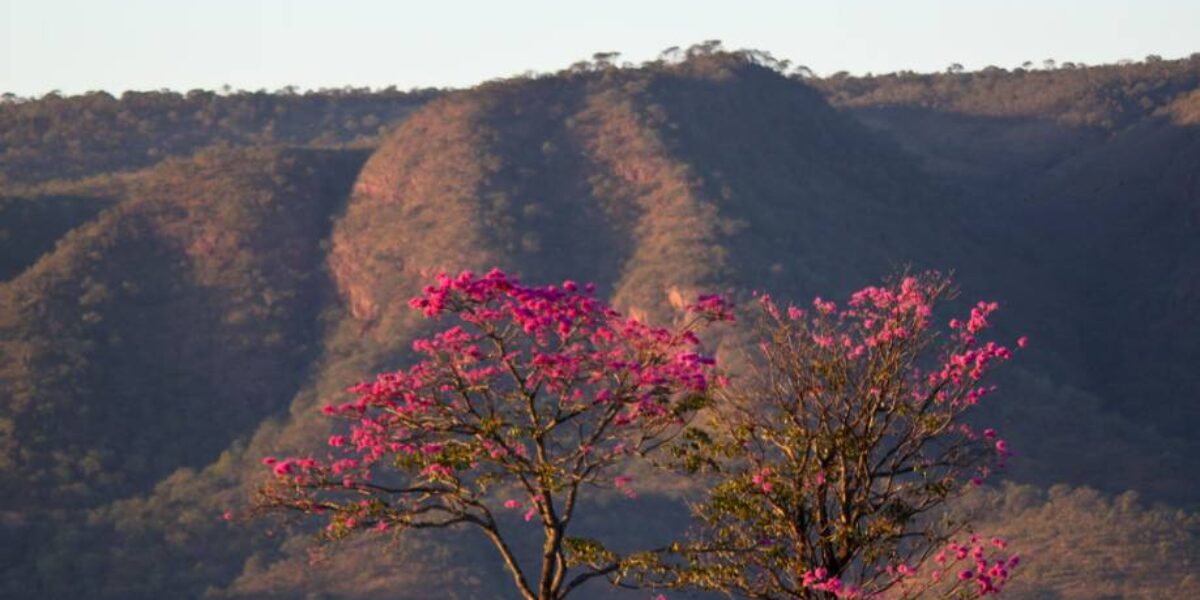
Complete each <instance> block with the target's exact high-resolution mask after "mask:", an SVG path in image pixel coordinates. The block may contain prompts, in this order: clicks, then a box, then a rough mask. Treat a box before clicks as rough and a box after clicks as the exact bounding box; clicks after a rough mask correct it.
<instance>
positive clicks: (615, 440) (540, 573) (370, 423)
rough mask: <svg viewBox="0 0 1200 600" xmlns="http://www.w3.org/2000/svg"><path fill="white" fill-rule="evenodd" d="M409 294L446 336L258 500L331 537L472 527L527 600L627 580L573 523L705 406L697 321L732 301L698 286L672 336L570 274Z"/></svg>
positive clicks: (469, 282)
mask: <svg viewBox="0 0 1200 600" xmlns="http://www.w3.org/2000/svg"><path fill="white" fill-rule="evenodd" d="M411 305H412V306H413V308H414V309H416V310H419V311H421V312H422V313H423V314H424V315H425V316H426V317H428V318H430V319H434V320H438V321H440V322H441V323H443V328H442V330H441V331H440V332H439V333H437V334H436V335H433V336H431V337H428V338H424V339H420V340H418V341H417V342H415V343H414V344H413V349H414V351H415V352H416V354H417V355H418V356H419V357H420V359H419V360H418V361H417V362H415V363H414V364H413V365H412V366H410V367H408V368H406V369H402V370H398V371H395V372H391V373H384V374H381V375H379V376H378V377H377V378H376V379H375V380H374V381H372V382H368V383H364V384H361V385H358V386H356V387H354V388H351V390H350V391H351V392H352V394H353V395H354V399H353V400H352V401H350V402H347V403H344V404H340V405H331V406H327V407H325V409H324V411H325V412H326V413H327V414H328V415H330V416H332V417H338V418H342V419H345V420H346V421H348V424H349V426H348V430H347V431H345V432H344V433H338V434H337V435H334V436H332V437H330V438H329V440H328V446H329V450H327V451H326V452H325V453H324V455H322V456H318V455H313V456H302V457H292V458H284V459H278V458H267V459H265V460H264V462H265V463H266V464H268V465H269V466H270V467H271V469H272V470H273V477H272V478H271V480H270V481H269V483H267V484H266V485H265V486H264V487H263V488H262V489H261V490H260V491H259V496H258V505H259V507H260V509H263V510H267V511H298V512H300V513H303V514H305V515H309V516H312V517H313V518H316V519H320V520H322V521H323V523H324V525H323V527H324V529H323V531H324V533H325V535H326V536H327V537H331V538H341V537H346V536H349V535H352V534H355V533H358V532H365V531H388V530H392V529H424V528H443V527H452V526H464V527H474V528H476V529H477V530H479V531H480V532H482V533H483V534H484V535H485V536H486V538H487V539H488V540H490V542H491V544H492V546H493V547H494V548H495V551H496V552H497V554H498V556H499V558H500V560H502V561H503V563H504V565H505V567H506V568H507V570H508V572H509V574H510V575H511V581H512V584H513V586H514V589H515V591H516V592H517V593H518V594H519V595H520V596H521V597H522V598H525V599H526V600H552V599H559V598H564V597H566V596H568V595H569V594H570V593H571V592H573V591H574V590H576V589H577V588H579V587H580V586H581V585H583V584H585V583H587V582H589V581H592V580H595V579H598V578H604V577H614V576H616V575H618V574H619V573H620V572H621V571H622V570H623V568H624V563H623V557H621V556H618V555H616V554H615V553H613V552H611V551H610V550H608V549H607V548H605V547H604V546H603V545H602V543H600V542H597V541H592V540H582V539H575V538H573V537H572V536H571V535H570V530H571V524H572V522H573V520H574V519H575V517H576V512H577V511H578V510H580V505H581V504H580V502H581V499H582V498H583V497H584V496H586V495H587V494H588V493H589V491H590V490H593V489H597V488H620V487H623V486H627V485H628V484H627V482H626V480H625V478H623V477H622V476H621V473H622V471H623V470H624V469H625V468H626V467H627V466H628V463H629V461H631V460H633V459H634V458H635V457H639V456H643V455H645V454H647V453H651V452H654V451H655V450H657V449H659V448H660V447H661V446H663V444H664V443H665V442H667V441H669V440H671V439H672V438H673V437H674V436H676V435H677V434H678V433H679V432H680V431H681V429H682V428H683V427H684V426H685V425H686V423H687V422H688V420H689V419H690V418H691V416H692V415H693V414H694V412H695V411H696V410H697V409H698V408H700V407H701V406H703V405H704V404H706V402H707V398H708V396H709V393H710V377H711V371H712V364H713V361H712V359H711V358H709V357H707V356H704V355H702V354H700V353H699V352H698V346H699V341H698V340H697V338H696V336H695V333H694V329H695V328H696V326H698V325H701V324H703V323H706V322H711V321H714V320H726V319H731V318H732V317H731V316H730V314H729V313H728V311H727V310H726V307H725V305H724V303H723V302H722V301H721V300H720V299H719V298H716V297H703V298H701V300H700V301H698V302H697V304H696V305H694V306H693V307H692V313H693V314H692V317H691V319H690V321H689V322H688V323H686V324H685V325H683V326H682V327H680V328H677V329H666V328H659V327H653V326H650V325H647V324H645V323H642V322H640V321H638V320H635V319H631V318H626V317H623V316H622V315H620V314H618V313H617V312H616V311H614V310H613V309H611V308H609V307H608V306H606V305H605V304H604V303H603V302H601V301H599V300H597V299H596V298H595V297H594V296H593V295H592V293H591V289H581V288H580V286H577V285H576V284H575V283H573V282H570V281H568V282H564V283H563V284H562V285H560V286H545V287H533V286H527V285H524V284H522V283H520V282H519V281H517V280H515V279H514V278H511V277H509V276H508V275H506V274H504V273H503V272H500V271H492V272H490V273H488V274H486V275H484V276H481V277H479V276H475V275H473V274H471V273H469V272H465V273H463V274H461V275H459V276H456V277H451V276H446V275H443V276H440V277H438V279H437V281H436V283H435V284H433V285H431V286H428V287H427V288H425V290H424V291H423V293H422V294H421V295H420V296H418V297H416V298H414V299H413V300H412V302H411ZM505 512H509V513H515V514H516V515H523V516H524V520H525V521H526V522H528V526H533V527H537V528H538V531H540V533H541V538H542V540H541V541H542V545H541V552H540V555H539V556H536V557H532V560H530V559H529V558H527V557H520V556H518V555H517V554H516V552H515V551H514V548H513V544H512V538H513V536H512V534H511V532H508V533H506V532H505V530H504V528H503V527H502V526H501V522H502V521H503V520H504V519H502V518H500V517H501V515H502V514H503V513H505ZM510 521H511V519H510ZM522 535H524V534H522Z"/></svg>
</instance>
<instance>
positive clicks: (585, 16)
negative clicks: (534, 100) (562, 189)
mask: <svg viewBox="0 0 1200 600" xmlns="http://www.w3.org/2000/svg"><path fill="white" fill-rule="evenodd" d="M711 38H718V39H721V40H724V41H725V45H726V47H730V48H740V47H749V48H757V49H762V50H768V51H770V52H772V53H773V54H775V55H776V56H777V57H780V58H788V59H791V60H793V61H794V62H796V63H799V64H805V65H808V66H809V67H811V68H812V69H813V70H815V71H816V72H817V73H819V74H828V73H832V72H835V71H840V70H847V71H850V72H852V73H864V72H868V71H870V72H876V73H880V72H889V71H896V70H901V69H912V70H917V71H930V70H942V69H944V68H945V67H946V66H947V65H948V64H950V63H952V62H959V63H962V64H963V65H964V66H966V67H967V68H968V69H977V68H982V67H984V66H987V65H989V64H995V65H998V66H1003V67H1013V66H1016V65H1019V64H1020V63H1021V62H1023V61H1025V60H1032V61H1034V62H1035V63H1039V64H1040V63H1041V61H1042V60H1043V59H1046V58H1054V59H1057V60H1058V61H1060V62H1062V61H1067V60H1071V61H1077V62H1078V61H1082V62H1085V63H1089V64H1096V63H1102V62H1113V61H1116V60H1119V59H1122V58H1131V59H1141V58H1142V57H1144V56H1145V55H1147V54H1152V53H1153V54H1160V55H1162V56H1164V57H1166V58H1177V57H1181V56H1187V55H1189V54H1191V53H1193V52H1197V51H1200V0H1139V1H1136V2H1134V1H1117V0H1040V1H1033V0H951V1H943V0H829V1H825V2H801V1H795V0H794V1H791V2H787V1H754V0H739V1H736V2H712V1H707V0H690V1H686V0H685V1H654V0H607V1H603V2H591V1H589V2H572V1H569V0H559V1H551V0H543V1H537V0H490V1H482V0H481V1H462V0H460V1H453V0H423V1H419V2H408V1H402V0H393V1H367V0H340V1H328V2H317V1H315V0H294V1H290V2H289V1H284V0H187V1H184V0H0V92H5V91H7V92H15V93H17V94H20V95H25V96H28V95H41V94H43V93H45V92H47V91H50V90H52V89H59V90H61V91H63V92H65V93H78V92H83V91H87V90H93V89H104V90H108V91H110V92H114V93H119V92H121V91H124V90H127V89H159V88H171V89H176V90H188V89H192V88H208V89H215V88H219V87H220V86H222V85H223V84H229V85H231V86H233V87H234V88H245V89H259V88H266V89H277V88H279V87H282V86H284V85H288V84H293V85H297V86H299V87H300V88H303V89H307V88H316V87H327V86H328V87H336V86H342V85H355V86H371V87H384V86H388V85H393V84H394V85H397V86H398V87H400V88H409V87H414V86H438V87H441V86H454V87H461V86H467V85H471V84H474V83H477V82H480V81H483V80H486V79H491V78H495V77H504V76H508V75H513V74H517V73H520V72H522V71H526V70H534V71H551V70H556V69H559V68H562V67H565V66H567V65H568V64H570V63H571V62H574V61H575V60H579V59H582V58H586V57H589V56H590V55H591V54H592V53H593V52H596V51H605V50H615V51H620V52H622V53H623V58H624V59H628V60H634V61H641V60H645V59H649V58H653V57H654V56H655V55H657V54H658V52H659V51H660V50H662V49H664V48H667V47H669V46H673V45H683V46H686V45H688V44H691V43H695V42H699V41H702V40H705V39H711Z"/></svg>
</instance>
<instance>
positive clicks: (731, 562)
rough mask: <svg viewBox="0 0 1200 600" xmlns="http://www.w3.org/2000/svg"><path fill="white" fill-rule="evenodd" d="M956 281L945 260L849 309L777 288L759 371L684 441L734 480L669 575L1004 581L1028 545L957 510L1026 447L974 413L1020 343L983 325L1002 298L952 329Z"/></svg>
mask: <svg viewBox="0 0 1200 600" xmlns="http://www.w3.org/2000/svg"><path fill="white" fill-rule="evenodd" d="M950 293H951V286H950V281H949V279H948V278H946V277H943V276H939V275H936V274H928V275H923V276H921V277H904V278H902V279H900V280H899V281H896V282H894V283H893V284H889V285H885V286H883V287H868V288H866V289H863V290H862V291H859V292H857V293H855V294H854V295H853V296H852V297H851V299H850V301H849V303H848V306H847V307H846V308H844V309H841V310H839V309H838V307H837V306H836V305H835V304H834V303H833V302H827V301H823V300H821V299H820V298H818V299H817V300H816V301H815V302H814V304H813V308H812V310H810V311H806V310H803V309H800V308H797V307H794V306H792V307H788V308H786V309H782V308H781V307H779V306H777V305H776V304H775V303H774V302H773V301H772V300H771V299H770V297H767V296H764V297H762V298H761V303H760V307H761V317H760V319H759V323H758V327H757V332H758V335H757V341H758V344H757V348H755V352H756V354H752V355H751V356H749V357H748V360H747V361H746V363H748V364H749V365H750V370H749V372H747V373H743V374H741V375H740V377H738V378H737V380H736V381H735V382H734V383H733V384H732V385H730V386H729V387H727V388H724V389H723V390H722V391H721V392H720V393H719V394H718V409H719V410H720V411H721V418H718V419H714V420H713V426H712V427H711V428H709V429H708V430H707V431H706V432H700V431H695V432H693V433H692V435H690V436H688V437H687V440H688V443H687V444H686V445H684V446H683V447H682V456H683V457H684V458H686V464H687V465H688V466H689V468H690V469H697V470H698V469H708V468H711V469H713V470H715V471H716V472H717V473H718V483H717V484H716V485H715V486H714V487H713V488H712V489H711V490H710V491H709V493H708V494H707V495H706V497H705V498H704V499H703V501H701V502H699V503H698V504H696V505H695V507H694V508H695V513H696V515H697V517H698V522H699V524H700V525H699V527H698V533H697V534H696V535H695V536H694V538H693V539H692V540H690V541H689V542H686V543H681V544H679V545H678V546H677V548H676V550H677V551H678V555H677V556H678V557H681V558H682V560H680V561H679V562H677V563H676V564H667V563H666V562H663V563H659V564H658V565H657V568H658V570H657V572H654V571H652V575H651V576H652V577H658V578H664V579H661V580H660V581H659V583H662V582H663V581H666V582H667V584H668V585H675V586H697V587H701V588H706V589H715V590H721V591H725V592H728V593H732V594H736V595H741V596H746V597H752V598H769V599H776V598H780V599H782V598H834V597H838V598H845V597H888V598H913V597H917V596H921V597H974V596H982V595H987V594H992V593H995V592H998V591H999V590H1000V589H1001V588H1002V587H1003V586H1004V583H1005V581H1006V579H1007V577H1008V574H1009V571H1010V570H1011V569H1012V568H1014V567H1015V566H1016V565H1017V563H1018V562H1019V559H1018V558H1017V557H1016V556H1015V555H1008V556H1006V555H1004V554H1003V551H1004V550H1005V546H1006V543H1005V542H1004V541H1003V540H1001V539H982V538H980V537H978V536H967V537H965V538H963V537H957V536H962V535H965V534H963V531H964V527H963V525H964V524H962V523H955V522H953V521H952V520H949V519H948V518H947V517H946V516H945V513H944V511H943V512H940V513H939V509H941V508H944V505H945V503H946V502H947V500H949V499H951V498H952V497H954V496H955V495H957V494H960V493H962V492H964V491H965V490H968V489H970V488H971V487H973V486H974V485H978V484H979V483H981V482H982V480H983V479H984V478H985V477H987V476H988V475H989V474H990V473H993V472H994V471H995V469H997V468H999V467H1002V466H1003V463H1004V461H1005V458H1006V457H1007V456H1008V455H1009V449H1008V446H1007V444H1006V443H1005V442H1004V441H1003V440H1001V439H998V438H997V436H996V432H995V431H994V430H992V429H984V430H982V431H977V430H976V429H975V428H973V427H972V426H970V425H968V424H967V423H966V422H965V421H964V416H965V415H966V413H967V412H968V411H970V410H971V408H972V407H973V406H975V405H976V404H977V403H978V402H979V401H980V400H981V399H982V398H983V397H984V396H986V395H987V394H988V393H989V392H990V391H991V390H992V389H993V388H992V387H989V386H987V385H984V383H983V379H984V377H985V375H986V374H987V372H988V371H989V369H990V368H991V367H993V366H994V365H996V364H997V363H999V362H1002V361H1005V360H1007V359H1008V358H1009V357H1010V354H1011V351H1010V350H1009V348H1007V347H1005V346H1002V345H999V344H997V343H995V342H992V341H988V342H984V341H983V340H981V338H980V336H981V334H983V333H984V330H985V329H987V327H988V319H989V317H990V315H991V313H992V312H993V311H994V310H995V309H996V308H997V306H996V304H994V303H979V304H977V305H976V306H975V307H974V308H972V309H971V312H970V316H969V318H967V319H966V320H964V321H959V320H952V321H950V322H949V332H948V334H940V333H939V332H938V330H939V328H938V327H936V326H935V323H934V320H933V309H934V307H935V305H937V304H938V303H939V302H940V301H942V300H944V299H946V298H947V297H948V295H950ZM1017 344H1018V346H1024V344H1025V340H1024V338H1022V339H1021V340H1018V342H1017Z"/></svg>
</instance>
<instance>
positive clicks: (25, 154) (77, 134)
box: [0, 89, 437, 185]
mask: <svg viewBox="0 0 1200 600" xmlns="http://www.w3.org/2000/svg"><path fill="white" fill-rule="evenodd" d="M436 95H437V91H435V90H414V91H412V92H399V91H396V90H394V89H388V90H381V91H378V92H372V91H370V90H360V89H346V90H321V91H317V92H305V93H297V92H295V91H291V90H284V91H280V92H276V93H267V92H263V91H259V92H245V91H238V92H234V93H224V94H217V93H214V92H210V91H205V90H192V91H190V92H187V93H186V94H180V93H177V92H171V91H168V90H163V91H158V92H126V93H125V94H122V96H121V97H120V98H119V99H118V98H115V97H113V96H112V95H110V94H107V93H105V92H92V93H89V94H82V95H79V96H69V97H63V96H60V95H58V94H56V93H50V94H47V95H46V96H43V97H42V98H39V99H36V100H32V99H22V98H15V97H14V98H8V97H6V98H5V99H4V101H0V184H4V183H5V182H6V181H7V182H8V183H9V184H25V185H28V184H35V183H39V182H44V181H48V180H53V179H64V178H69V179H76V178H80V177H86V176H91V175H96V174H99V173H107V172H114V171H131V170H135V169H139V168H142V167H147V166H150V165H153V164H155V163H157V162H159V161H161V160H163V159H165V158H169V157H172V156H188V155H191V154H192V153H194V152H196V151H197V150H199V149H201V148H205V147H208V146H212V145H221V144H224V145H235V146H245V145H260V146H261V145H290V146H314V147H325V148H328V147H340V146H345V145H351V146H357V147H362V146H369V145H371V144H372V143H373V142H374V140H375V139H376V138H377V137H378V136H379V134H380V132H382V131H384V130H385V129H386V127H387V125H388V124H389V123H392V122H394V121H396V120H397V119H401V118H403V117H404V116H405V115H407V114H408V113H410V112H411V111H412V110H414V109H415V108H417V107H418V106H420V105H421V104H423V103H424V102H426V101H427V100H428V99H430V98H432V97H435V96H436Z"/></svg>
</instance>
